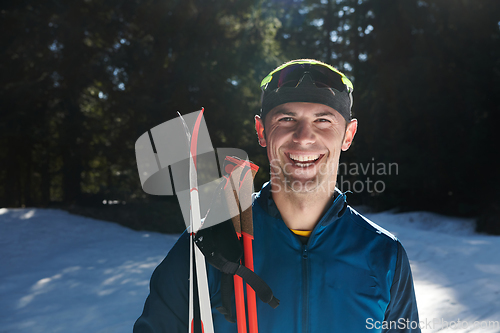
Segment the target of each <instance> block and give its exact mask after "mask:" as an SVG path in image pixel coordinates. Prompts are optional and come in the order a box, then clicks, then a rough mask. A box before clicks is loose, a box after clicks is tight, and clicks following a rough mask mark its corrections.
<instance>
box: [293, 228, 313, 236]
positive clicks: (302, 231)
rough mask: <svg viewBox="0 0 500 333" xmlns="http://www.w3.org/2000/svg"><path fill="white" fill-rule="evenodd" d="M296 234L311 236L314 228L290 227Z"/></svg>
mask: <svg viewBox="0 0 500 333" xmlns="http://www.w3.org/2000/svg"><path fill="white" fill-rule="evenodd" d="M290 230H291V231H292V232H293V233H294V234H296V235H298V236H305V237H309V236H311V234H312V230H294V229H290Z"/></svg>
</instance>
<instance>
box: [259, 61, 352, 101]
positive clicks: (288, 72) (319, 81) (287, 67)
mask: <svg viewBox="0 0 500 333" xmlns="http://www.w3.org/2000/svg"><path fill="white" fill-rule="evenodd" d="M307 74H308V75H309V76H310V77H311V79H312V81H313V83H314V85H315V86H316V87H317V88H333V89H335V90H337V91H340V92H342V91H344V90H346V89H347V92H348V93H351V92H352V91H353V90H354V87H353V85H352V82H351V81H350V80H349V79H348V78H347V76H345V75H344V74H343V73H342V72H340V71H339V70H337V69H336V68H334V67H332V66H330V65H327V64H323V63H320V62H316V61H296V62H290V63H287V64H284V65H282V66H280V67H278V68H276V69H275V70H274V71H272V72H271V73H269V74H268V75H267V76H266V77H265V78H264V79H263V80H262V82H261V84H260V88H261V89H262V91H263V92H264V93H266V92H271V91H275V90H277V89H279V88H281V87H291V88H295V87H297V86H298V85H300V83H301V82H302V80H303V78H304V77H305V76H306V75H307Z"/></svg>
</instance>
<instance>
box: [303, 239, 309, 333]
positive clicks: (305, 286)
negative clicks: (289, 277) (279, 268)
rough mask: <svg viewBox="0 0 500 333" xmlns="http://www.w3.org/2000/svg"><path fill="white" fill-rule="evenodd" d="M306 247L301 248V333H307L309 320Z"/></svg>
mask: <svg viewBox="0 0 500 333" xmlns="http://www.w3.org/2000/svg"><path fill="white" fill-rule="evenodd" d="M307 266H308V265H307V245H304V246H303V248H302V282H303V283H302V286H303V287H302V303H303V304H302V333H307V326H308V318H309V272H308V267H307Z"/></svg>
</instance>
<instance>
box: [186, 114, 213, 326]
mask: <svg viewBox="0 0 500 333" xmlns="http://www.w3.org/2000/svg"><path fill="white" fill-rule="evenodd" d="M203 112H204V109H203V108H202V109H201V111H200V114H199V115H198V117H197V119H196V123H195V125H194V128H193V132H192V134H191V132H190V131H189V127H188V126H187V124H186V121H185V120H184V118H183V117H182V115H181V114H180V113H178V114H179V117H180V119H181V121H182V123H183V125H184V130H185V132H186V137H187V140H188V143H189V147H190V148H189V196H190V203H191V206H190V207H191V208H190V210H189V218H190V221H189V254H190V258H189V333H194V306H195V304H194V290H195V289H194V288H195V282H194V272H193V267H195V268H196V277H197V279H196V287H197V290H198V299H199V307H200V318H201V331H202V333H213V332H214V328H213V320H212V307H211V305H210V294H209V289H208V278H207V270H206V265H205V256H204V255H203V253H202V252H201V251H200V249H199V248H198V247H197V246H195V245H194V238H195V235H196V233H197V232H198V230H200V228H201V225H202V223H201V214H200V200H199V194H198V172H197V169H196V156H197V155H196V150H197V145H198V133H199V128H200V124H201V120H202V118H203Z"/></svg>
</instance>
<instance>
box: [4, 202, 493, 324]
mask: <svg viewBox="0 0 500 333" xmlns="http://www.w3.org/2000/svg"><path fill="white" fill-rule="evenodd" d="M365 216H366V217H367V218H369V219H371V220H372V221H374V222H375V223H377V224H379V225H381V226H382V227H383V228H385V229H387V230H388V231H390V232H391V233H393V234H394V235H396V236H397V237H398V238H399V239H400V240H401V241H402V243H403V245H404V246H405V249H406V251H407V253H408V257H409V258H410V263H411V266H412V270H413V276H414V282H415V290H416V295H417V302H418V305H419V313H420V321H421V325H422V327H423V330H422V331H423V332H438V331H439V332H478V333H479V332H480V333H487V332H500V326H499V321H500V259H499V256H500V237H498V236H488V235H481V234H476V233H474V221H473V220H471V219H462V218H455V217H447V216H442V215H438V214H433V213H428V212H410V213H395V212H392V211H388V212H383V213H376V214H373V213H366V214H365ZM177 237H178V235H162V234H158V233H153V232H137V231H133V230H130V229H127V228H125V227H122V226H119V225H117V224H114V223H109V222H102V221H98V220H94V219H89V218H84V217H80V216H76V215H71V214H69V213H67V212H64V211H59V210H51V209H30V208H25V209H0V253H1V255H0V266H1V269H0V332H2V333H3V332H5V333H6V332H9V333H21V332H30V333H36V332H43V333H47V332H75V333H78V332H131V330H132V326H133V323H134V321H135V320H136V319H137V317H138V316H139V315H140V314H141V312H142V307H143V305H144V301H145V299H146V297H147V295H148V292H149V291H148V284H149V278H150V277H151V273H152V272H153V270H154V268H155V267H156V266H157V265H158V264H159V263H160V261H161V260H162V259H163V258H164V257H165V255H166V254H167V253H168V251H169V249H170V248H171V247H172V246H173V244H174V243H175V241H176V239H177ZM458 320H460V321H458ZM475 321H477V323H476V324H475V325H476V326H474V322H475ZM490 321H491V323H490ZM481 326H482V327H481Z"/></svg>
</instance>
